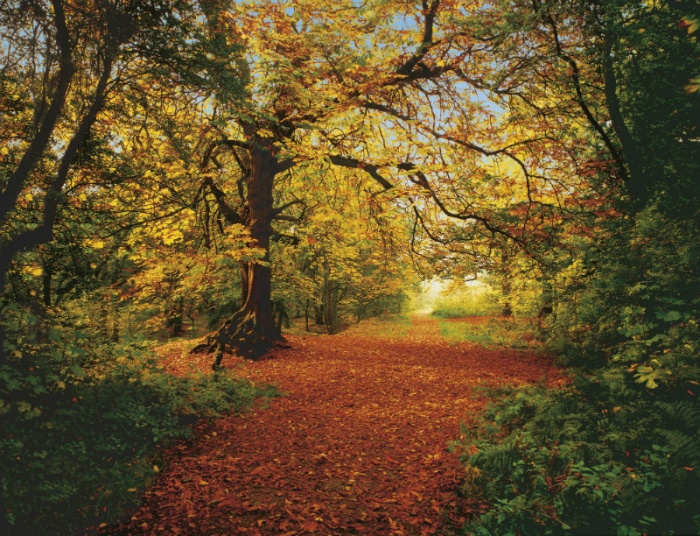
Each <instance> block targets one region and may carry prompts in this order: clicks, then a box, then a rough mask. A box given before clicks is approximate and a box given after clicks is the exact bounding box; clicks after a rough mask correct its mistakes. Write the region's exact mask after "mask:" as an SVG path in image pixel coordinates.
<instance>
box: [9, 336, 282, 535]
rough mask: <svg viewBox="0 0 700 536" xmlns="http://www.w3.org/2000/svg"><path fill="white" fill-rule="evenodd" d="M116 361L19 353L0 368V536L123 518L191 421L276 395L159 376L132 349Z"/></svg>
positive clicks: (239, 385) (230, 378) (246, 386)
mask: <svg viewBox="0 0 700 536" xmlns="http://www.w3.org/2000/svg"><path fill="white" fill-rule="evenodd" d="M119 352H120V353H121V358H119V359H118V361H121V363H119V364H116V365H114V366H110V367H105V366H101V367H97V366H94V367H87V366H85V364H83V365H80V364H78V362H76V361H71V360H68V361H67V360H66V358H65V355H64V356H62V359H60V360H58V359H55V358H53V359H52V358H51V356H49V357H46V356H44V357H43V358H41V359H40V358H39V356H37V355H34V356H31V357H19V352H17V353H15V354H14V356H15V357H14V358H13V359H12V360H11V362H10V363H9V364H8V365H4V366H2V367H0V418H2V435H1V436H0V493H1V494H2V504H3V512H2V515H3V519H2V525H0V529H1V530H0V532H1V533H2V534H4V535H14V534H17V535H26V534H32V535H42V534H71V533H75V532H76V531H79V530H80V529H81V528H84V527H86V526H89V525H94V524H99V523H103V522H106V523H109V522H113V521H115V520H117V519H119V518H120V516H121V515H123V513H124V512H125V511H128V510H129V509H131V508H133V507H134V506H136V505H137V503H138V501H139V498H140V496H141V493H142V492H143V491H144V490H145V489H146V488H147V487H148V485H149V484H150V483H151V482H152V481H153V479H154V478H155V477H156V476H157V474H158V471H159V470H160V469H161V461H160V460H159V452H160V450H161V449H162V448H163V447H165V446H167V445H168V444H170V443H171V442H172V441H173V440H175V439H178V438H186V437H189V436H190V435H191V434H192V431H191V425H192V424H193V423H194V422H196V421H198V420H199V419H202V418H204V419H213V418H216V417H219V416H221V415H224V414H226V413H229V412H231V411H241V410H243V409H244V408H247V407H250V406H251V404H252V403H253V401H254V400H255V399H256V398H257V397H260V396H274V395H276V394H277V393H276V391H275V390H274V389H273V388H270V387H258V386H253V385H252V384H251V383H250V382H249V381H247V380H243V379H240V378H238V377H236V376H235V375H234V374H232V373H231V372H223V373H219V374H216V375H207V376H204V375H199V376H195V375H193V376H191V377H186V378H181V377H174V376H171V375H168V374H165V373H164V372H162V371H161V370H159V369H158V368H156V366H155V365H156V363H155V361H154V360H153V359H152V358H151V357H150V356H149V355H148V353H147V352H146V353H144V351H143V348H139V347H137V346H132V347H130V348H128V347H121V348H120V349H119ZM98 368H99V373H98V372H97V371H98Z"/></svg>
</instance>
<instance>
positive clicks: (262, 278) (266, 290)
mask: <svg viewBox="0 0 700 536" xmlns="http://www.w3.org/2000/svg"><path fill="white" fill-rule="evenodd" d="M246 130H247V129H246ZM246 133H248V132H246ZM250 140H251V142H250V143H251V147H252V148H251V150H250V163H251V165H250V174H249V176H248V199H247V201H248V208H249V213H248V219H247V222H246V224H247V227H248V230H249V231H250V236H251V238H252V239H253V240H254V242H255V246H256V247H258V248H261V249H262V250H263V251H264V252H265V253H264V257H263V259H262V260H263V262H264V263H265V265H263V264H260V263H257V262H248V263H244V264H243V266H242V268H243V277H242V287H243V290H242V295H243V304H242V306H241V309H240V310H239V311H238V312H236V313H235V314H234V315H233V316H232V317H231V318H230V319H229V320H228V321H226V323H225V324H224V325H223V326H222V327H221V328H220V329H219V331H218V332H217V334H216V336H215V341H214V344H213V345H212V346H211V347H210V350H215V351H216V360H215V362H214V365H213V368H214V370H217V369H218V368H220V366H221V361H222V359H223V354H224V351H225V350H226V348H229V349H230V350H231V351H233V352H235V353H236V354H238V355H239V356H241V357H246V358H249V359H257V358H260V357H262V356H263V355H264V354H265V353H266V352H267V351H268V350H270V349H271V348H272V347H273V345H274V344H275V343H276V342H278V341H283V340H284V339H283V337H282V336H281V335H280V334H279V332H278V331H277V328H276V326H275V323H274V318H273V316H272V300H271V293H270V291H271V271H270V266H269V262H270V236H272V219H273V216H274V206H273V197H272V188H273V185H274V179H275V175H277V173H278V172H279V171H280V170H281V166H280V164H279V163H278V162H277V159H276V158H275V153H274V147H273V146H272V144H271V143H269V142H267V139H265V140H263V139H260V138H258V137H257V136H255V133H254V129H253V132H251V134H250Z"/></svg>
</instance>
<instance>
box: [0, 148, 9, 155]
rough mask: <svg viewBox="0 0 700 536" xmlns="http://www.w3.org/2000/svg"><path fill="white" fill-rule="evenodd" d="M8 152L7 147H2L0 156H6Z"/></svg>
mask: <svg viewBox="0 0 700 536" xmlns="http://www.w3.org/2000/svg"><path fill="white" fill-rule="evenodd" d="M9 152H10V150H9V149H8V148H7V147H3V148H2V149H0V154H2V155H6V154H7V153H9Z"/></svg>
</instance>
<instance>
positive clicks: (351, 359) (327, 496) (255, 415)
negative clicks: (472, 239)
mask: <svg viewBox="0 0 700 536" xmlns="http://www.w3.org/2000/svg"><path fill="white" fill-rule="evenodd" d="M475 321H478V320H475ZM288 340H289V342H290V343H291V345H292V348H291V349H285V350H276V351H275V352H274V353H273V355H271V356H270V358H268V359H265V360H262V361H258V362H244V361H242V360H236V359H234V358H232V357H227V359H226V360H225V362H224V364H225V365H226V366H228V367H231V368H237V370H238V371H239V372H240V374H241V375H243V376H246V377H248V378H250V379H251V380H252V381H254V382H256V383H258V382H265V383H274V384H277V385H278V386H279V388H280V389H281V391H283V392H284V393H285V396H284V397H281V398H275V399H273V400H271V401H269V403H268V404H267V407H263V406H260V407H256V408H255V409H254V410H253V411H251V412H249V413H247V414H246V415H243V416H240V415H239V416H230V417H227V418H224V419H220V420H219V421H217V422H215V423H213V424H209V425H201V426H200V427H198V428H197V429H196V437H195V439H194V440H190V441H188V442H186V443H181V444H178V445H176V446H175V447H173V448H171V449H170V450H169V451H168V452H166V454H165V459H166V466H165V468H164V469H163V470H162V472H161V474H160V476H159V479H158V481H157V482H156V484H155V486H154V487H153V488H151V490H150V491H149V492H147V493H146V495H145V496H144V499H143V504H142V507H141V508H140V509H139V510H138V511H137V512H135V513H134V514H133V515H132V517H131V520H130V521H128V522H125V523H124V524H122V525H121V526H119V527H110V528H108V529H106V530H105V531H103V533H104V534H107V533H109V534H212V535H213V534H227V535H228V534H239V533H240V534H247V535H290V536H291V535H297V534H309V533H316V534H333V535H335V534H377V535H390V534H397V535H398V534H405V535H413V534H416V535H418V534H441V533H442V534H451V533H453V532H454V530H453V529H454V528H455V527H458V526H460V525H461V524H462V522H463V521H464V516H465V514H467V513H469V512H474V511H475V510H476V509H478V508H479V507H480V505H479V504H477V503H475V502H473V501H469V500H468V499H459V498H458V497H457V495H455V493H454V492H455V490H456V489H457V488H459V486H460V482H461V479H462V474H463V469H462V467H461V466H460V464H459V462H458V460H457V458H456V456H455V455H453V454H450V453H449V452H448V450H447V444H448V442H449V441H451V440H454V439H455V438H457V437H458V436H459V433H460V432H459V423H460V421H463V420H468V419H470V418H471V416H473V415H474V414H476V413H478V412H480V411H482V410H483V408H484V407H485V405H486V403H487V402H488V400H487V399H486V398H485V396H486V395H484V394H483V393H481V394H479V393H475V390H474V388H475V387H477V386H494V387H496V386H502V385H504V384H516V385H517V384H523V383H535V382H538V381H540V380H543V379H544V380H545V381H546V382H547V383H550V384H556V383H559V382H562V381H564V376H563V374H562V373H561V372H560V371H558V370H557V369H556V368H555V367H554V365H553V364H552V361H551V359H550V358H547V357H546V356H543V355H538V354H536V353H532V352H526V351H517V350H510V349H487V348H483V347H479V346H477V345H474V344H469V343H460V344H455V343H448V342H447V341H445V340H444V339H442V338H441V336H440V332H439V329H438V324H437V322H436V321H435V320H433V319H430V318H428V317H426V316H413V317H412V319H411V321H410V323H409V322H408V321H406V322H405V323H404V324H396V323H389V322H376V321H375V322H373V323H372V322H368V323H364V322H363V323H362V324H360V325H359V326H356V327H353V328H351V329H349V330H347V331H345V332H343V333H341V334H338V335H335V336H333V337H329V336H318V335H307V336H289V337H288ZM197 359H198V361H197V363H196V364H197V366H199V367H201V368H202V370H208V369H209V367H210V364H211V363H210V361H211V359H210V358H209V357H203V358H199V357H197ZM190 361H191V357H183V352H182V346H181V345H180V346H178V345H177V344H173V345H170V346H168V347H167V352H166V354H165V355H164V364H165V366H166V368H169V369H170V370H172V371H173V372H176V373H177V372H181V371H182V369H183V368H184V367H185V366H186V363H188V362H190Z"/></svg>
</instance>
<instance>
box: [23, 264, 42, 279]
mask: <svg viewBox="0 0 700 536" xmlns="http://www.w3.org/2000/svg"><path fill="white" fill-rule="evenodd" d="M24 272H25V273H27V274H29V275H33V276H36V277H39V276H40V275H41V274H43V273H44V271H43V270H42V269H41V266H28V267H27V268H25V269H24Z"/></svg>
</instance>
